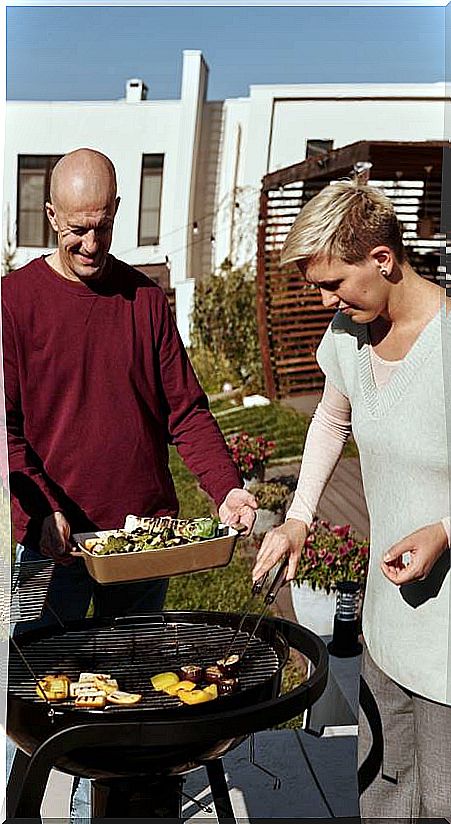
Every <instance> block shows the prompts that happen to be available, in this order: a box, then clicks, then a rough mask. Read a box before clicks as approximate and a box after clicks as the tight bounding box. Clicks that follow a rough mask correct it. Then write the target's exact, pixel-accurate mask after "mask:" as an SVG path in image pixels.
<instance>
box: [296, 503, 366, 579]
mask: <svg viewBox="0 0 451 824" xmlns="http://www.w3.org/2000/svg"><path fill="white" fill-rule="evenodd" d="M368 556H369V544H368V541H367V540H358V539H357V538H356V537H355V535H353V533H352V531H351V527H350V526H349V524H346V525H345V526H331V525H330V523H329V522H328V521H320V520H318V519H317V518H315V519H314V521H313V523H312V526H311V528H310V532H309V534H308V536H307V540H306V542H305V547H304V549H303V552H302V555H301V560H300V563H299V566H298V570H297V573H296V578H295V583H296V584H297V585H298V586H300V584H301V583H303V582H304V581H305V582H306V583H308V584H309V585H310V586H311V587H312V589H317V588H318V589H324V590H326V592H327V593H329V592H330V590H331V589H335V585H336V584H337V583H338V582H339V581H358V582H359V583H361V584H363V583H364V582H365V579H366V574H367V569H368Z"/></svg>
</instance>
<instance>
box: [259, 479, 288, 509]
mask: <svg viewBox="0 0 451 824" xmlns="http://www.w3.org/2000/svg"><path fill="white" fill-rule="evenodd" d="M249 492H252V495H254V497H255V499H256V501H257V503H258V506H259V509H269V511H270V512H281V511H282V510H284V509H285V504H286V502H287V500H288V498H289V496H290V487H289V486H287V485H286V484H279V483H262V484H259V483H253V484H251V485H250V486H249Z"/></svg>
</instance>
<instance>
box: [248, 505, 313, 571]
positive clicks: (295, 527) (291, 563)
mask: <svg viewBox="0 0 451 824" xmlns="http://www.w3.org/2000/svg"><path fill="white" fill-rule="evenodd" d="M308 531H309V530H308V526H307V524H305V523H304V521H297V520H295V519H294V518H289V519H288V521H285V523H284V524H282V525H281V526H276V527H275V529H271V531H270V532H267V533H266V535H265V537H264V538H263V543H262V545H261V547H260V549H259V551H258V554H257V560H256V562H255V565H254V568H253V570H252V581H253V582H254V583H255V581H258V579H259V578H261V577H262V575H264V574H265V572H268V571H269V570H270V569H272V567H273V566H274V565H275V564H276V563H277V562H278V561H280V560H281V559H282V558H283V557H284V555H288V570H287V575H286V579H285V580H286V581H292V580H293V578H294V576H295V575H296V569H297V565H298V563H299V558H300V557H301V552H302V549H303V547H304V544H305V539H306V538H307V535H308Z"/></svg>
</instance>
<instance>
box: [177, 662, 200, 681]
mask: <svg viewBox="0 0 451 824" xmlns="http://www.w3.org/2000/svg"><path fill="white" fill-rule="evenodd" d="M202 672H203V670H202V667H199V666H198V665H197V664H187V665H186V666H185V667H180V674H181V676H182V678H184V679H185V680H186V681H192V682H193V684H199V683H200V681H201V680H202Z"/></svg>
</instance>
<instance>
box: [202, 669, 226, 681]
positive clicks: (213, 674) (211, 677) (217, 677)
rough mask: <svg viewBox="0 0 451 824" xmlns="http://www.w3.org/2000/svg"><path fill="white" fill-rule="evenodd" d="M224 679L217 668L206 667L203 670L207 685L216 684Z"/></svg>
mask: <svg viewBox="0 0 451 824" xmlns="http://www.w3.org/2000/svg"><path fill="white" fill-rule="evenodd" d="M223 678H224V675H223V673H222V672H221V670H220V669H219V667H216V666H213V667H206V669H205V680H206V681H208V683H209V684H218V683H219V681H221V680H222V679H223Z"/></svg>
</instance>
